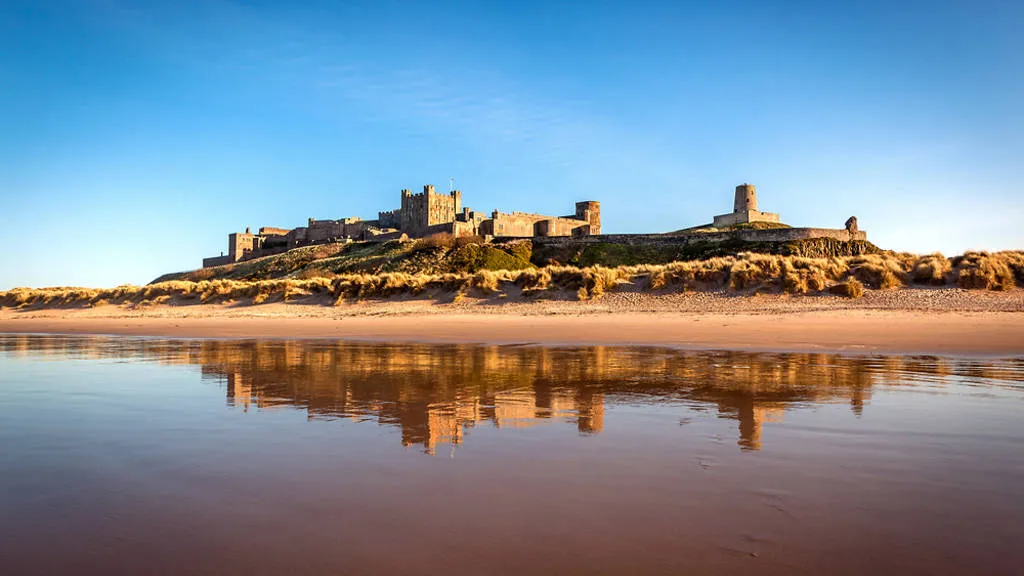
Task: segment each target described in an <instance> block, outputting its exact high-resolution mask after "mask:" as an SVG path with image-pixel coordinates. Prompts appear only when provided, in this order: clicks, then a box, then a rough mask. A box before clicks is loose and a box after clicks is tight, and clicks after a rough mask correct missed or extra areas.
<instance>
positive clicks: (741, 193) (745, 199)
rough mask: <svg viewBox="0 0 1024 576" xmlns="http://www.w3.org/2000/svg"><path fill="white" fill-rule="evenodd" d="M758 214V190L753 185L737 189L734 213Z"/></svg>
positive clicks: (745, 185)
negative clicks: (750, 212) (749, 212)
mask: <svg viewBox="0 0 1024 576" xmlns="http://www.w3.org/2000/svg"><path fill="white" fill-rule="evenodd" d="M748 210H750V211H752V212H757V188H755V187H754V185H753V184H740V185H739V186H737V187H736V201H735V202H734V203H733V208H732V211H733V212H736V213H739V212H746V211H748Z"/></svg>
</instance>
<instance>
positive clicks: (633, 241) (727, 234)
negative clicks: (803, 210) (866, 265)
mask: <svg viewBox="0 0 1024 576" xmlns="http://www.w3.org/2000/svg"><path fill="white" fill-rule="evenodd" d="M810 238H831V239H833V240H841V241H844V242H845V241H850V240H867V233H866V232H863V231H860V232H857V233H856V234H851V233H850V232H849V231H847V230H844V229H839V228H772V229H769V230H754V229H748V230H728V231H722V232H713V233H699V234H671V235H669V234H596V235H590V236H584V237H579V238H565V237H540V238H534V239H533V241H534V243H536V244H541V245H558V244H579V243H595V244H596V243H600V242H607V243H610V244H627V245H633V246H641V245H652V244H662V245H678V244H690V243H694V242H726V241H729V240H740V241H742V242H791V241H794V240H807V239H810Z"/></svg>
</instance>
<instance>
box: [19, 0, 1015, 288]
mask: <svg viewBox="0 0 1024 576" xmlns="http://www.w3.org/2000/svg"><path fill="white" fill-rule="evenodd" d="M1021 30H1024V3H1022V2H1019V1H1012V0H1004V1H1000V2H992V1H985V0H978V1H973V2H966V1H958V2H953V1H941V0H933V1H921V2H917V1H906V0H901V1H899V2H891V1H877V2H876V1H870V0H864V1H858V2H842V1H836V2H818V1H814V2H784V3H780V2H768V1H765V0H752V1H747V2H737V1H728V0H726V1H716V2H686V1H681V0H677V1H666V2H645V1H640V0H633V1H630V2H603V1H587V2H582V1H581V2H556V1H549V0H546V1H540V2H534V1H532V0H518V1H514V2H499V1H494V0H476V1H464V2H392V1H388V0H360V1H356V2H340V1H337V2H335V1H331V2H328V1H324V2H284V1H281V2H274V1H269V0H268V1H251V0H250V1H245V2H242V1H228V0H203V1H183V0H166V1H151V2H128V1H124V2H122V1H118V0H93V1H84V0H83V1H61V0H47V1H44V2H40V1H26V2H22V1H18V0H14V1H11V0H3V1H2V2H0V194H2V203H0V217H2V225H0V242H2V244H3V250H0V289H4V288H10V287H13V286H19V285H34V286H42V285H87V286H100V285H115V284H120V283H145V282H148V281H149V280H151V279H152V278H154V277H155V276H157V275H159V274H160V273H163V272H168V271H176V270H183V269H191V268H195V267H197V266H198V265H199V264H200V260H201V258H202V257H203V256H210V255H217V254H219V253H220V252H221V251H222V250H224V249H225V246H226V235H227V233H228V232H231V231H236V230H241V229H244V227H245V226H247V225H249V226H253V227H254V228H255V227H258V226H264V225H271V226H281V227H294V226H299V225H302V224H303V223H304V222H305V220H306V219H307V218H308V217H311V216H312V217H316V218H339V217H343V216H350V215H352V216H362V217H373V216H375V214H376V212H377V211H378V210H381V209H392V208H396V207H397V206H398V203H399V200H398V198H399V196H398V194H399V190H400V189H401V188H414V189H415V188H419V187H420V186H422V185H423V184H425V183H434V184H436V185H437V186H438V188H445V189H446V188H447V184H448V177H449V176H454V177H455V178H456V183H457V185H458V187H459V188H461V189H462V190H463V197H464V201H465V203H466V204H467V205H469V206H472V207H473V208H474V209H478V210H484V211H490V210H493V209H495V208H498V209H502V210H530V211H537V212H544V213H554V214H562V213H570V212H572V207H573V202H575V201H577V200H583V199H593V200H599V201H601V202H602V211H603V223H604V226H605V230H606V231H607V232H655V231H667V230H674V229H678V228H682V227H686V226H692V225H697V224H702V223H705V222H708V221H709V220H710V218H711V216H712V215H714V214H719V213H723V212H728V211H729V210H730V209H731V207H732V190H733V187H734V186H735V185H737V184H740V183H742V182H751V183H754V184H756V185H757V186H758V190H759V194H760V196H759V197H760V204H761V208H762V209H764V210H769V211H773V212H779V213H781V214H782V217H783V221H785V222H787V223H789V224H792V225H805V226H806V225H818V226H834V227H841V226H842V224H843V222H844V221H845V220H846V218H847V217H848V216H850V215H856V216H857V217H858V218H859V220H860V224H861V228H863V229H866V230H867V231H868V234H869V238H870V239H871V240H873V241H874V242H876V243H877V244H879V245H881V246H883V247H886V248H893V249H899V250H910V251H934V250H941V251H943V252H946V253H956V252H960V251H962V250H964V249H969V248H986V249H1006V248H1024V186H1022V182H1024V33H1022V32H1021Z"/></svg>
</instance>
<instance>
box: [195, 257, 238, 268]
mask: <svg viewBox="0 0 1024 576" xmlns="http://www.w3.org/2000/svg"><path fill="white" fill-rule="evenodd" d="M234 262H235V261H234V260H233V259H232V258H231V256H229V255H224V256H214V257H212V258H203V268H213V267H214V266H224V265H226V264H233V263H234Z"/></svg>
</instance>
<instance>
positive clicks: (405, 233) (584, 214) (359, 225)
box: [203, 184, 867, 268]
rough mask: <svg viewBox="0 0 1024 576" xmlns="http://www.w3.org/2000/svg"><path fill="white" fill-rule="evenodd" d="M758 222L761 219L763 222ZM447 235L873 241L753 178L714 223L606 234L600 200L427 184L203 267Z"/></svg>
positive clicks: (238, 239)
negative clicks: (764, 202)
mask: <svg viewBox="0 0 1024 576" xmlns="http://www.w3.org/2000/svg"><path fill="white" fill-rule="evenodd" d="M757 224H762V225H761V226H757ZM440 233H447V234H451V235H452V236H455V237H466V236H481V237H483V238H484V239H485V240H490V239H493V238H530V239H532V240H533V242H534V243H539V244H556V245H557V244H562V243H569V242H573V243H582V244H590V243H600V242H606V243H612V244H627V245H651V244H655V245H673V246H677V245H678V246H682V245H687V244H691V243H694V242H729V241H740V242H790V241H794V240H807V239H810V238H830V239H833V240H840V241H854V240H858V241H860V240H867V234H866V233H865V232H863V231H861V230H859V229H858V228H857V219H856V218H853V217H851V218H850V219H849V220H847V221H846V227H845V228H792V227H790V226H786V225H785V224H783V223H782V222H781V219H780V218H779V215H778V214H775V213H772V212H761V211H759V210H758V209H757V189H756V188H755V187H754V186H753V185H751V184H741V185H739V186H737V187H736V191H735V196H734V199H733V211H732V212H729V213H728V214H720V215H718V216H715V217H714V220H713V223H712V224H710V225H707V226H698V227H695V228H686V229H683V230H678V231H675V232H668V233H664V234H601V204H600V203H599V202H594V201H585V202H577V203H576V212H575V214H571V215H568V216H546V215H543V214H533V213H528V212H499V211H498V210H495V211H493V212H491V213H490V214H489V215H487V214H483V213H481V212H476V211H474V210H471V209H470V208H469V207H466V206H463V205H462V192H460V191H458V190H453V191H451V192H449V193H447V194H445V193H439V192H436V191H435V190H434V187H433V186H431V185H427V186H424V187H423V192H422V193H420V194H413V193H412V192H410V191H409V190H402V197H401V207H400V208H398V209H397V210H391V211H388V212H378V213H377V219H376V220H363V219H361V218H342V219H340V220H314V219H313V218H310V219H309V222H308V223H307V225H306V226H302V227H299V228H292V229H290V230H289V229H285V228H270V227H264V228H260V229H259V231H258V232H257V233H256V234H253V233H252V232H250V230H249V229H248V228H246V230H245V232H236V233H233V234H229V235H228V253H227V254H223V253H221V255H220V256H214V257H212V258H204V259H203V267H204V268H208V267H213V266H223V265H225V264H232V263H234V262H239V261H242V260H249V259H252V258H259V257H261V256H269V255H271V254H279V253H281V252H285V251H287V250H291V249H292V248H297V247H300V246H310V245H314V244H327V243H331V242H344V241H348V240H377V241H384V240H394V239H399V238H403V237H404V238H423V237H426V236H430V235H432V234H440Z"/></svg>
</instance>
